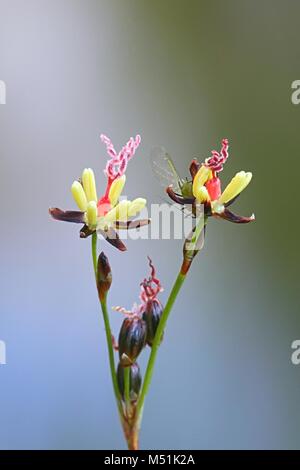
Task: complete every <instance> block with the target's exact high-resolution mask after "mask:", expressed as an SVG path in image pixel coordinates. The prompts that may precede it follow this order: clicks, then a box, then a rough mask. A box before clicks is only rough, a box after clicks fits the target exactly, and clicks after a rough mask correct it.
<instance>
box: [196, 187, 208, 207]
mask: <svg viewBox="0 0 300 470" xmlns="http://www.w3.org/2000/svg"><path fill="white" fill-rule="evenodd" d="M194 196H195V198H196V199H197V201H199V202H200V203H201V204H202V203H203V202H206V201H208V200H209V194H208V191H207V189H206V187H205V186H199V188H197V189H195V192H194Z"/></svg>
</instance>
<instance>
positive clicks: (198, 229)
mask: <svg viewBox="0 0 300 470" xmlns="http://www.w3.org/2000/svg"><path fill="white" fill-rule="evenodd" d="M206 222H207V218H203V217H201V218H200V220H199V222H198V224H197V226H196V229H195V231H194V234H193V237H192V240H191V245H190V248H189V249H191V250H194V249H196V245H197V241H198V239H199V237H200V235H201V232H202V230H203V228H204V226H205V225H206ZM191 259H193V256H192V258H191ZM184 263H185V261H184V262H183V264H182V268H181V270H180V272H179V274H178V275H177V278H176V280H175V283H174V285H173V288H172V290H171V293H170V295H169V298H168V300H167V303H166V306H165V308H164V311H163V314H162V316H161V319H160V322H159V324H158V328H157V331H156V334H155V337H154V341H153V344H152V348H151V353H150V356H149V361H148V365H147V369H146V373H145V378H144V382H143V387H142V391H141V393H140V397H139V400H138V402H137V406H136V415H135V420H136V425H137V428H138V429H139V427H140V425H141V420H142V414H143V408H144V403H145V398H146V395H147V393H148V390H149V387H150V384H151V379H152V375H153V370H154V365H155V361H156V356H157V352H158V348H159V345H160V343H161V339H162V335H163V332H164V329H165V327H166V324H167V321H168V318H169V315H170V312H171V310H172V307H173V305H174V303H175V300H176V298H177V295H178V294H179V291H180V289H181V287H182V285H183V283H184V281H185V278H186V276H187V272H188V270H185V269H183V267H184ZM190 263H191V261H190Z"/></svg>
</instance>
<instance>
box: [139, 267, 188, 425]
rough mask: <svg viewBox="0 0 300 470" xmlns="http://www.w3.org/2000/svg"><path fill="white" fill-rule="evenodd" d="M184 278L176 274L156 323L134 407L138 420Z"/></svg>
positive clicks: (184, 276) (183, 275)
mask: <svg viewBox="0 0 300 470" xmlns="http://www.w3.org/2000/svg"><path fill="white" fill-rule="evenodd" d="M185 278H186V275H185V274H181V272H180V273H179V274H178V276H177V278H176V281H175V283H174V285H173V288H172V290H171V293H170V296H169V298H168V301H167V303H166V306H165V308H164V311H163V314H162V316H161V319H160V322H159V324H158V328H157V331H156V334H155V338H154V341H153V344H152V348H151V353H150V357H149V361H148V366H147V369H146V373H145V378H144V382H143V388H142V391H141V394H140V397H139V400H138V403H137V407H136V417H137V420H138V421H140V420H141V414H142V411H143V407H144V402H145V398H146V395H147V393H148V390H149V387H150V383H151V379H152V375H153V369H154V364H155V360H156V356H157V351H158V348H159V345H160V342H161V338H162V334H163V331H164V329H165V326H166V323H167V321H168V318H169V315H170V312H171V310H172V307H173V305H174V302H175V300H176V297H177V295H178V293H179V291H180V289H181V286H182V284H183V283H184V281H185Z"/></svg>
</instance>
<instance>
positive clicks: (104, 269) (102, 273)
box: [97, 251, 112, 300]
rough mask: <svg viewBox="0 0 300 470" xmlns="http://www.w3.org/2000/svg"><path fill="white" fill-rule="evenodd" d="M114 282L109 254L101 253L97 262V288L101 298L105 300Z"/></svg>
mask: <svg viewBox="0 0 300 470" xmlns="http://www.w3.org/2000/svg"><path fill="white" fill-rule="evenodd" d="M111 283H112V274H111V269H110V265H109V262H108V258H107V256H106V255H105V254H104V253H103V251H102V252H101V253H100V255H99V258H98V264H97V289H98V293H99V297H100V300H103V299H104V297H105V295H106V293H107V292H108V291H109V289H110V286H111Z"/></svg>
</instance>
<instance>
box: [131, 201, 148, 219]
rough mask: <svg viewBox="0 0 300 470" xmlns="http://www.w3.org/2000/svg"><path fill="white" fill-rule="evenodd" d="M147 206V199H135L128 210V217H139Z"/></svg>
mask: <svg viewBox="0 0 300 470" xmlns="http://www.w3.org/2000/svg"><path fill="white" fill-rule="evenodd" d="M146 204H147V201H146V199H144V198H142V197H138V198H136V199H134V200H133V201H132V202H131V203H130V206H129V208H128V217H134V216H135V215H137V214H138V213H139V212H141V210H142V209H144V207H145V205H146Z"/></svg>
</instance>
